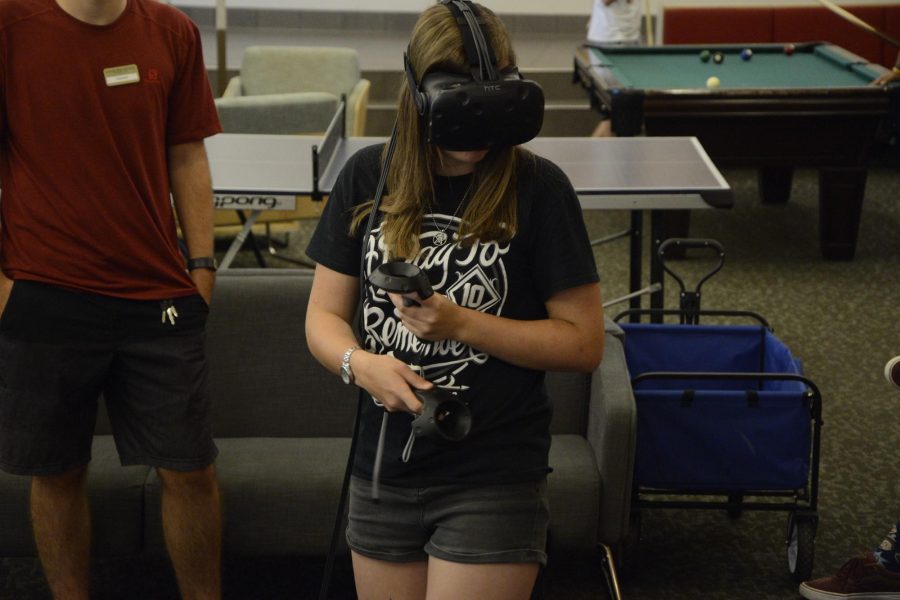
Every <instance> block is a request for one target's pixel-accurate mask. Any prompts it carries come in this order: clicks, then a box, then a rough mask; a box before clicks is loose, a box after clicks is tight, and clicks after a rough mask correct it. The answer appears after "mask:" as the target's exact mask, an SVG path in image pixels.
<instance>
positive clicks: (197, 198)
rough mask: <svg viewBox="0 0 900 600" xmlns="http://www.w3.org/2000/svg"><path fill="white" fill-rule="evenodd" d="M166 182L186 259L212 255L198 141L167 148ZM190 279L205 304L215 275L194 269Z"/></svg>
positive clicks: (207, 180)
mask: <svg viewBox="0 0 900 600" xmlns="http://www.w3.org/2000/svg"><path fill="white" fill-rule="evenodd" d="M169 181H170V185H171V186H172V197H173V199H174V201H175V213H176V214H177V215H178V222H179V223H180V224H181V233H182V235H183V236H184V241H185V244H187V248H188V256H189V257H190V258H200V257H205V256H213V198H212V178H211V177H210V174H209V161H208V160H207V158H206V147H205V146H204V145H203V142H202V141H199V142H190V143H187V144H179V145H177V146H170V147H169ZM191 278H192V279H193V280H194V284H195V285H196V286H197V290H198V291H199V292H200V295H201V296H203V299H204V300H206V303H207V304H209V303H211V301H212V291H213V285H214V284H215V273H214V272H213V271H211V270H210V269H194V270H193V271H191Z"/></svg>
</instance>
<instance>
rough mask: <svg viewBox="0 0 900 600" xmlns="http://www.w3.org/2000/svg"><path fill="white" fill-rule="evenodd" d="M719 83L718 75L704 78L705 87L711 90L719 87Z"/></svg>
mask: <svg viewBox="0 0 900 600" xmlns="http://www.w3.org/2000/svg"><path fill="white" fill-rule="evenodd" d="M720 83H721V82H720V81H719V78H718V77H710V78H709V79H707V80H706V87H708V88H709V89H711V90H714V89H716V88H718V87H719V84H720Z"/></svg>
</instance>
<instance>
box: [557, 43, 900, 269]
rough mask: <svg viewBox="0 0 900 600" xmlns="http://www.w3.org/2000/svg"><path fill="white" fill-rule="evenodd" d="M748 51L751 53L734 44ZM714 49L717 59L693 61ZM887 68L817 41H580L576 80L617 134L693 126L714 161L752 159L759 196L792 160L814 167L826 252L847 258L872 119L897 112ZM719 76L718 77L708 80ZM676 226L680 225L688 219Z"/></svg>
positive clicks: (884, 123) (780, 182) (669, 132)
mask: <svg viewBox="0 0 900 600" xmlns="http://www.w3.org/2000/svg"><path fill="white" fill-rule="evenodd" d="M745 48H749V49H750V50H752V53H753V54H752V58H751V59H750V60H742V58H741V56H740V53H741V51H742V50H744V49H745ZM703 50H708V51H710V52H721V53H722V55H723V56H724V61H723V62H722V63H721V64H716V63H715V62H714V61H713V60H709V61H708V62H704V61H702V60H701V52H702V51H703ZM884 72H885V68H884V67H882V66H880V65H875V64H871V63H869V62H867V61H866V60H865V59H863V58H861V57H859V56H857V55H855V54H852V53H850V52H848V51H846V50H844V49H842V48H840V47H838V46H834V45H832V44H827V43H823V42H814V43H803V44H795V49H794V52H793V53H792V54H786V53H785V52H784V45H782V44H750V45H709V46H701V45H670V46H656V47H622V46H616V47H610V46H587V45H586V46H582V47H580V48H578V49H577V50H576V53H575V73H574V79H575V81H577V82H580V83H581V85H582V86H583V87H584V88H585V89H586V91H587V92H588V95H589V97H590V99H591V103H592V105H593V106H594V107H595V108H597V109H598V110H601V111H604V112H607V113H608V114H609V115H610V118H611V121H612V122H611V125H612V130H613V132H614V133H615V134H616V135H619V136H633V135H640V134H645V135H649V136H685V135H688V136H696V137H697V138H699V140H700V143H701V144H702V145H703V147H704V148H705V149H706V151H707V153H708V154H709V156H710V157H711V158H712V160H713V161H714V162H715V163H716V165H717V166H718V167H720V168H721V167H732V166H740V167H757V168H759V169H760V176H759V181H760V193H761V196H762V200H763V202H770V203H784V202H787V200H788V198H789V196H790V190H791V176H792V173H793V169H794V168H795V167H811V168H817V169H818V170H819V238H820V240H821V251H822V255H823V256H824V257H826V258H830V259H851V258H853V254H854V252H855V249H856V240H857V235H858V230H859V220H860V213H861V211H862V203H863V197H864V195H865V187H866V159H867V155H868V150H869V149H870V147H871V146H872V144H873V142H874V141H875V139H876V132H877V131H878V129H879V127H896V123H897V122H898V121H900V86H894V85H892V86H887V87H879V86H873V85H870V82H871V81H872V80H873V79H875V78H876V77H877V76H878V75H879V74H881V73H884ZM711 76H715V77H717V78H718V79H719V80H720V85H719V87H717V88H715V89H708V88H707V85H706V84H707V79H708V78H709V77H711ZM683 218H684V219H685V220H684V221H683V224H682V226H681V231H677V229H678V227H676V228H675V230H671V229H670V232H671V233H672V234H673V235H683V234H684V230H685V229H686V226H687V225H686V217H683Z"/></svg>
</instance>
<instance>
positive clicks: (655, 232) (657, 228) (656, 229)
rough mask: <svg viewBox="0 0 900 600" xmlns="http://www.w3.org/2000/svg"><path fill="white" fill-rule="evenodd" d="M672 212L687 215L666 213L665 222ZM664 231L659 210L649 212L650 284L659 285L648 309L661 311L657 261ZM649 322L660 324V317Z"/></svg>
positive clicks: (660, 274) (659, 275)
mask: <svg viewBox="0 0 900 600" xmlns="http://www.w3.org/2000/svg"><path fill="white" fill-rule="evenodd" d="M674 212H683V213H686V214H688V215H690V213H689V212H688V211H686V210H685V211H667V213H668V214H667V215H666V221H667V220H668V217H669V216H671V215H672V213H674ZM664 230H665V222H664V221H663V212H662V211H660V210H651V211H650V236H651V239H650V283H659V285H660V287H659V291H656V292H653V293H652V294H650V308H651V309H663V308H665V307H664V306H663V300H664V292H665V289H664V287H663V283H664V282H663V278H664V275H663V268H662V261H661V260H659V245H660V244H662V243H663V240H664V239H668V238H664V237H663V233H664ZM650 321H651V322H653V323H662V321H663V318H662V315H661V314H660V315H652V316H651V318H650Z"/></svg>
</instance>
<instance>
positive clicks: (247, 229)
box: [219, 210, 262, 270]
mask: <svg viewBox="0 0 900 600" xmlns="http://www.w3.org/2000/svg"><path fill="white" fill-rule="evenodd" d="M261 214H262V211H261V210H254V211H253V212H251V213H250V216H249V217H247V219H246V221H244V226H243V227H242V228H241V231H240V232H239V233H238V234H237V236H236V237H235V238H234V240H233V241H232V242H231V245H230V246H229V247H228V251H227V252H226V253H225V256H224V257H223V258H222V261H221V262H220V263H219V269H221V270H224V269H227V268H228V267H229V266H231V261H233V260H234V257H235V255H236V254H237V253H238V250H240V249H241V246H243V245H244V241H245V240H246V239H247V235H249V234H250V233H251V230H252V228H253V224H254V223H256V220H257V219H258V218H259V215H261ZM242 220H243V219H242Z"/></svg>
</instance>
